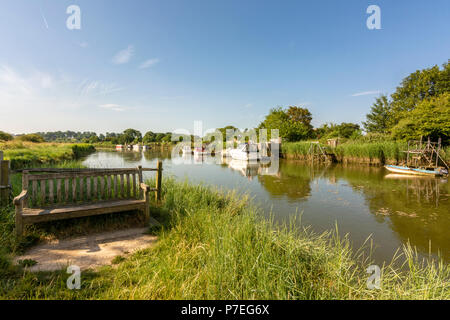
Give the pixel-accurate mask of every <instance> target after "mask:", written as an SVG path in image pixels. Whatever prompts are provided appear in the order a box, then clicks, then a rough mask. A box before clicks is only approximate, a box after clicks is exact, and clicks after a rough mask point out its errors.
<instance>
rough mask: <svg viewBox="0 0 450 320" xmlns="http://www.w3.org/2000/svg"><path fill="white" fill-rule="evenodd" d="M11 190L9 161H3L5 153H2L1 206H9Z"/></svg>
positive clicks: (0, 162)
mask: <svg viewBox="0 0 450 320" xmlns="http://www.w3.org/2000/svg"><path fill="white" fill-rule="evenodd" d="M10 188H11V184H10V178H9V161H5V160H3V151H0V205H7V204H8V202H9V200H10V199H9V195H10V193H11V191H10Z"/></svg>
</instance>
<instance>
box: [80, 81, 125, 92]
mask: <svg viewBox="0 0 450 320" xmlns="http://www.w3.org/2000/svg"><path fill="white" fill-rule="evenodd" d="M122 90H123V88H121V87H119V86H117V85H116V84H115V83H104V82H102V81H97V80H88V79H85V80H83V81H82V82H81V83H80V85H79V86H78V92H79V94H80V95H81V96H105V95H108V94H111V93H113V92H117V91H122Z"/></svg>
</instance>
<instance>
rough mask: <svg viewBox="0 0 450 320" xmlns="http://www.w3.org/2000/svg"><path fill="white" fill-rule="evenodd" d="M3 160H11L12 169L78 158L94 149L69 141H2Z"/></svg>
mask: <svg viewBox="0 0 450 320" xmlns="http://www.w3.org/2000/svg"><path fill="white" fill-rule="evenodd" d="M0 150H2V151H3V152H4V157H5V160H10V161H11V168H12V169H19V168H24V167H31V166H42V165H50V164H57V163H61V162H64V161H72V160H76V159H79V158H80V157H83V156H85V155H87V154H89V153H92V152H94V151H95V148H94V146H93V145H90V144H82V143H81V144H69V143H32V142H18V141H11V142H4V143H0Z"/></svg>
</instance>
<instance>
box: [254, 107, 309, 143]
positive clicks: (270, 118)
mask: <svg viewBox="0 0 450 320" xmlns="http://www.w3.org/2000/svg"><path fill="white" fill-rule="evenodd" d="M300 109H302V110H300ZM290 110H291V116H290V115H288V111H289V109H288V111H285V110H283V108H281V107H278V108H273V109H271V110H270V112H269V114H268V115H267V116H266V118H265V119H264V121H263V122H261V123H260V125H259V126H258V128H260V129H262V128H264V129H267V130H268V132H267V136H268V138H270V137H271V130H273V129H278V130H279V135H280V137H281V138H283V139H285V140H286V141H299V140H303V139H307V138H309V137H310V135H311V129H312V128H311V125H310V121H311V120H308V118H309V117H310V115H311V114H310V113H309V111H308V110H307V109H303V108H297V107H291V109H290ZM305 110H306V111H307V112H305ZM308 114H309V116H308ZM291 117H293V118H291ZM300 119H302V120H303V121H300Z"/></svg>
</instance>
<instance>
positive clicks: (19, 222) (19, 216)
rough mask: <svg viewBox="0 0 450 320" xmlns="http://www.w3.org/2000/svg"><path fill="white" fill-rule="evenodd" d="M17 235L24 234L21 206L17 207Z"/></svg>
mask: <svg viewBox="0 0 450 320" xmlns="http://www.w3.org/2000/svg"><path fill="white" fill-rule="evenodd" d="M16 235H17V237H19V238H20V237H22V236H23V220H22V210H21V209H20V208H19V207H16Z"/></svg>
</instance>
